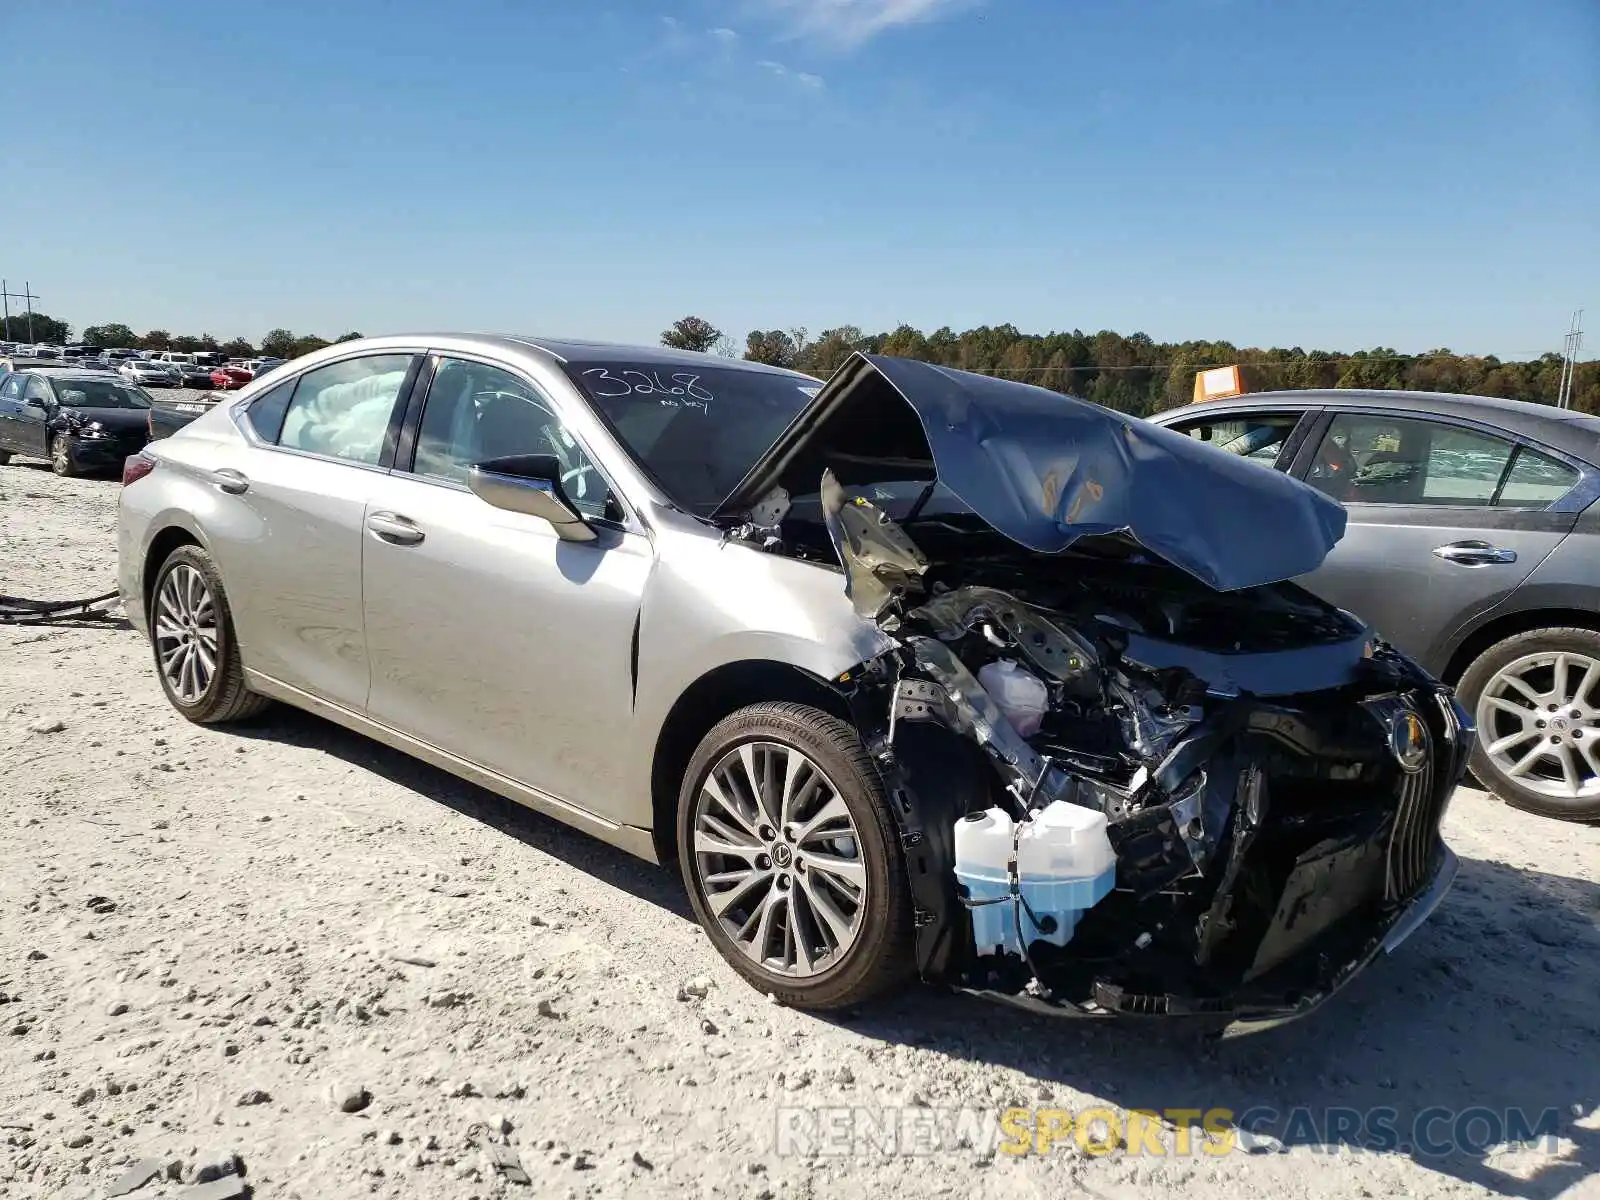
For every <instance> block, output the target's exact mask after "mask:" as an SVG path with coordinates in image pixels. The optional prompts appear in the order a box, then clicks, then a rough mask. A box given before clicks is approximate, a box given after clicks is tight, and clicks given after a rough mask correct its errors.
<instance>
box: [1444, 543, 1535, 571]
mask: <svg viewBox="0 0 1600 1200" xmlns="http://www.w3.org/2000/svg"><path fill="white" fill-rule="evenodd" d="M1433 553H1434V556H1435V557H1436V558H1442V559H1444V560H1445V562H1453V563H1458V564H1460V565H1461V566H1463V567H1486V566H1489V565H1490V564H1491V563H1514V562H1516V561H1517V552H1516V551H1515V550H1506V549H1504V548H1502V547H1500V546H1491V545H1490V544H1489V543H1488V542H1479V541H1467V542H1449V543H1446V544H1445V545H1443V546H1435V547H1434V548H1433Z"/></svg>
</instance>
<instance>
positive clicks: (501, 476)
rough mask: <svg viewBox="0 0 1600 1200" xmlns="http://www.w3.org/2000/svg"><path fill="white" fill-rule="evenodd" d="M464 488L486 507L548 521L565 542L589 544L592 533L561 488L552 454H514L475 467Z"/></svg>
mask: <svg viewBox="0 0 1600 1200" xmlns="http://www.w3.org/2000/svg"><path fill="white" fill-rule="evenodd" d="M467 486H468V487H469V488H471V489H472V494H473V495H474V496H476V497H478V499H480V500H482V501H483V502H484V503H485V504H490V505H493V506H494V507H495V508H503V509H505V510H506V511H507V512H519V513H526V514H527V515H528V516H530V517H539V518H541V519H543V520H546V521H549V522H550V524H551V525H552V526H553V527H554V528H555V531H556V533H557V534H558V535H559V536H560V538H561V539H562V540H563V541H567V542H592V541H594V539H595V532H594V529H593V528H592V527H591V526H590V524H589V523H588V522H587V521H585V520H584V519H583V517H582V515H581V514H579V512H578V510H577V509H575V508H573V507H572V502H571V501H570V500H568V499H567V494H566V491H565V490H564V489H563V488H562V486H561V460H560V459H559V458H557V457H556V456H555V455H554V454H513V455H511V456H509V457H507V458H491V459H489V460H488V461H487V462H481V463H477V464H475V465H474V466H473V467H472V469H471V470H470V471H468V472H467Z"/></svg>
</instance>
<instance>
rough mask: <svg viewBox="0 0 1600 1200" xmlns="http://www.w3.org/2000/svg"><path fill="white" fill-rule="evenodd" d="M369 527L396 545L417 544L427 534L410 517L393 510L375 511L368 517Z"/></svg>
mask: <svg viewBox="0 0 1600 1200" xmlns="http://www.w3.org/2000/svg"><path fill="white" fill-rule="evenodd" d="M367 528H368V529H370V530H371V531H372V532H373V533H375V534H377V535H378V537H380V538H382V539H383V540H384V541H386V542H389V543H391V544H392V545H395V546H415V545H416V544H417V543H418V542H420V541H421V540H422V539H423V537H424V536H425V535H424V534H423V532H422V530H420V529H418V528H417V526H416V522H414V521H412V520H411V518H410V517H402V516H401V515H400V514H399V513H392V512H375V513H373V514H372V515H371V516H369V517H368V518H367Z"/></svg>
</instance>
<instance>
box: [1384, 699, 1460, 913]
mask: <svg viewBox="0 0 1600 1200" xmlns="http://www.w3.org/2000/svg"><path fill="white" fill-rule="evenodd" d="M1405 707H1406V710H1407V711H1408V712H1414V711H1415V709H1413V708H1412V706H1411V705H1410V704H1409V703H1407V704H1406V706H1405ZM1419 723H1420V724H1421V726H1422V736H1423V741H1424V742H1425V743H1426V746H1427V758H1426V760H1425V763H1424V765H1423V767H1422V769H1421V770H1418V771H1413V772H1410V773H1405V772H1402V773H1401V775H1400V804H1399V807H1398V808H1397V809H1396V810H1395V815H1394V829H1393V831H1392V832H1391V833H1390V835H1389V866H1388V873H1387V877H1386V880H1385V899H1387V900H1390V901H1400V900H1407V899H1409V898H1410V897H1411V896H1412V895H1414V894H1415V893H1416V892H1417V891H1419V890H1420V889H1421V888H1422V885H1423V884H1425V883H1426V882H1427V881H1428V877H1429V867H1430V866H1431V865H1432V863H1433V856H1434V847H1435V846H1436V844H1437V843H1438V840H1439V820H1440V816H1441V814H1442V812H1443V799H1444V797H1445V796H1446V795H1448V791H1449V789H1447V788H1435V787H1434V752H1433V751H1434V742H1433V732H1432V730H1430V729H1429V728H1428V724H1427V722H1426V721H1420V722H1419Z"/></svg>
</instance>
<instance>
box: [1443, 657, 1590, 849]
mask: <svg viewBox="0 0 1600 1200" xmlns="http://www.w3.org/2000/svg"><path fill="white" fill-rule="evenodd" d="M1457 692H1458V693H1459V694H1460V697H1461V702H1462V704H1463V705H1464V706H1465V707H1466V708H1467V710H1468V711H1469V712H1471V713H1472V714H1473V719H1474V720H1475V721H1476V722H1477V725H1478V738H1477V742H1476V744H1475V745H1474V747H1473V750H1472V773H1473V774H1474V775H1476V776H1477V777H1478V781H1479V782H1480V783H1482V784H1483V785H1484V786H1485V787H1487V788H1488V789H1489V790H1490V791H1492V792H1493V793H1494V794H1495V795H1497V796H1499V797H1500V798H1501V799H1502V800H1504V801H1505V802H1506V803H1507V804H1509V805H1511V806H1512V807H1514V808H1520V809H1524V810H1525V811H1527V812H1531V813H1537V814H1539V815H1540V816H1545V817H1556V818H1558V819H1561V820H1567V821H1600V633H1597V632H1595V631H1594V630H1592V629H1579V628H1555V629H1535V630H1530V631H1529V632H1527V633H1519V634H1516V635H1515V636H1513V637H1508V638H1506V639H1505V640H1504V641H1501V642H1497V643H1495V644H1494V645H1493V646H1491V647H1489V649H1487V650H1485V651H1484V652H1483V653H1482V654H1480V655H1479V656H1478V657H1477V659H1475V660H1474V661H1473V663H1472V665H1471V666H1469V667H1468V668H1467V670H1466V673H1465V674H1463V675H1462V676H1461V683H1460V685H1459V686H1458V688H1457Z"/></svg>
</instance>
